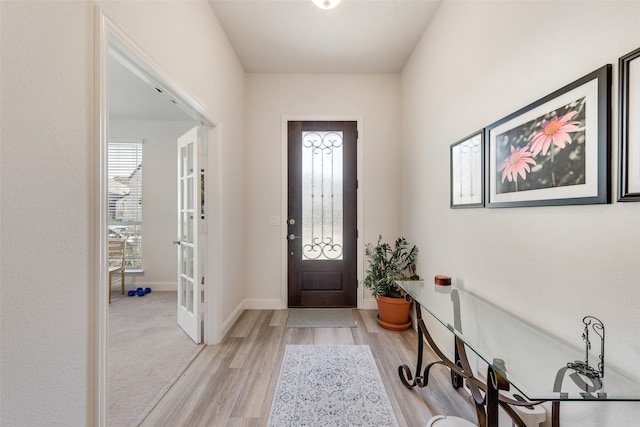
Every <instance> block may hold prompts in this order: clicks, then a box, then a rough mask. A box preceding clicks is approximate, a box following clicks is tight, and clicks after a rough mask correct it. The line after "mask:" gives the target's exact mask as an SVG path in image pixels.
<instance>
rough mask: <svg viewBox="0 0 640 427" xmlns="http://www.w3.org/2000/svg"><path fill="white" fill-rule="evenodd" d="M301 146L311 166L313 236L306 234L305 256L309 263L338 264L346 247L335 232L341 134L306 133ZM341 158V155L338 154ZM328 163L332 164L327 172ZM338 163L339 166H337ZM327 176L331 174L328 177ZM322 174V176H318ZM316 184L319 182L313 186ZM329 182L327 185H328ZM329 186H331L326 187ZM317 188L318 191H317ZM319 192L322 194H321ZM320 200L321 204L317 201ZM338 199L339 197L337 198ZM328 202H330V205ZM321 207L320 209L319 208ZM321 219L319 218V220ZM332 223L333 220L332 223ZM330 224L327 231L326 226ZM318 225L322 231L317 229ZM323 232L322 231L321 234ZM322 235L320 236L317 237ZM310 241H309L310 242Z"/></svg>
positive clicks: (330, 132)
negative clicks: (337, 151) (328, 262)
mask: <svg viewBox="0 0 640 427" xmlns="http://www.w3.org/2000/svg"><path fill="white" fill-rule="evenodd" d="M302 146H303V148H305V149H308V150H310V152H311V156H312V157H311V162H310V163H311V164H310V171H309V172H310V179H311V186H310V187H311V188H310V194H309V196H310V199H311V200H310V210H311V211H310V219H311V221H309V225H310V235H306V233H303V240H305V241H303V245H302V255H303V258H304V259H307V260H319V259H323V260H338V259H342V254H343V246H342V244H341V239H342V233H341V231H338V230H335V218H334V216H335V214H336V211H335V208H336V204H338V205H339V206H340V207H341V200H338V201H336V200H335V198H336V195H335V194H334V188H333V185H334V182H335V179H336V175H338V176H339V178H338V179H341V176H342V175H341V172H340V171H341V169H340V168H341V164H340V163H339V162H336V159H335V153H336V149H340V148H342V146H343V137H342V133H341V132H335V131H329V132H305V133H303V136H302ZM339 155H340V156H341V154H339ZM313 156H320V157H316V159H318V163H319V164H318V165H317V166H318V167H319V171H316V170H315V169H316V161H315V160H313ZM325 161H326V162H329V163H328V164H327V165H328V167H327V168H326V169H325ZM335 163H338V165H336V164H335ZM325 173H329V175H328V176H325ZM318 174H319V176H317V175H318ZM315 180H317V181H318V182H314V181H315ZM325 181H327V182H325ZM327 184H328V185H327ZM316 186H318V187H319V188H316ZM318 192H319V194H318ZM317 197H320V200H321V201H320V202H316V201H315V199H316V198H317ZM338 197H339V196H338ZM327 199H328V201H327ZM318 203H319V206H318ZM318 217H319V218H318ZM329 219H330V220H329ZM327 220H329V223H330V226H329V224H327V227H325V223H326V222H327ZM316 222H319V225H320V227H318V224H316ZM318 228H320V230H318ZM318 234H319V235H318ZM306 238H308V239H309V240H307V239H306Z"/></svg>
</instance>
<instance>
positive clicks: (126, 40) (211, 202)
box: [93, 6, 222, 427]
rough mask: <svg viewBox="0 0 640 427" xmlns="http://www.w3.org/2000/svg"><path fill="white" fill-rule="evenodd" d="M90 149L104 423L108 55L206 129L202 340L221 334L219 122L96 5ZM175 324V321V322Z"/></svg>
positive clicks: (98, 379)
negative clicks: (92, 140)
mask: <svg viewBox="0 0 640 427" xmlns="http://www.w3.org/2000/svg"><path fill="white" fill-rule="evenodd" d="M95 17H96V57H95V65H96V71H97V72H96V81H95V87H96V96H95V99H96V109H95V111H96V114H97V117H96V127H95V128H96V136H95V137H96V139H95V140H96V151H95V175H94V185H95V187H94V188H95V197H96V198H95V200H94V208H95V229H94V233H95V234H94V238H93V240H94V245H95V246H94V254H95V259H94V284H95V286H94V288H93V296H94V297H93V300H94V304H93V308H94V312H95V318H94V328H95V334H94V339H95V341H94V349H93V354H94V360H93V368H94V377H93V388H94V411H93V420H94V423H93V425H95V426H98V427H106V426H107V425H108V424H107V423H108V420H107V418H108V409H109V402H108V390H109V387H108V357H107V356H108V345H109V301H108V294H107V291H106V290H107V286H108V285H107V281H108V278H107V244H108V242H107V240H108V236H107V226H108V217H107V209H108V206H107V200H108V188H107V179H106V176H107V147H108V141H109V134H108V133H109V132H108V130H109V99H108V97H109V87H108V82H109V80H108V64H109V55H110V54H111V55H114V56H118V58H119V59H120V60H124V62H126V65H127V66H128V68H129V69H130V70H131V71H132V72H133V73H135V74H136V75H137V76H138V77H140V78H142V79H143V80H144V81H146V82H147V83H149V84H150V85H153V86H155V87H161V88H162V89H163V91H164V92H165V93H168V94H170V95H171V96H172V98H173V99H174V100H175V101H176V103H177V104H178V105H179V106H180V107H182V108H183V109H184V110H185V111H187V112H188V113H189V114H190V115H191V116H192V117H193V118H194V119H195V120H197V121H199V122H200V124H201V125H202V126H205V127H206V129H207V132H206V133H207V137H206V140H207V144H208V147H207V152H208V159H207V166H208V167H207V170H208V171H209V176H208V181H207V184H208V185H207V188H206V194H205V197H206V200H207V209H208V212H207V227H208V231H209V232H208V234H207V239H208V240H207V246H208V248H209V250H208V253H207V259H206V262H205V269H204V273H205V277H206V281H205V302H207V301H208V304H205V307H206V308H205V311H204V322H205V336H204V341H205V344H217V343H218V342H220V340H221V339H222V319H221V315H220V313H221V307H220V306H219V305H220V300H221V298H216V297H215V296H216V295H220V293H221V291H220V289H221V280H220V277H221V274H220V270H221V266H220V262H219V260H220V259H221V254H222V241H221V240H220V238H219V237H220V236H221V231H222V225H221V224H222V223H221V221H222V203H221V200H222V167H221V166H222V123H221V122H220V120H218V118H217V117H216V116H215V115H214V114H213V113H211V112H210V111H209V110H208V109H207V107H206V106H205V105H204V104H202V103H201V102H200V101H198V100H197V99H196V98H194V97H193V96H191V95H190V94H188V93H187V92H185V91H184V90H182V89H181V88H180V86H179V85H178V84H177V83H176V82H175V81H174V80H173V79H171V77H169V75H167V74H166V73H165V72H164V71H163V70H162V68H161V67H160V66H159V65H158V64H157V63H156V62H155V61H154V60H153V59H152V58H151V57H150V56H149V55H148V54H147V53H146V52H145V51H144V50H143V49H142V48H141V47H140V46H138V45H137V44H136V42H135V41H134V40H133V39H131V38H130V37H129V36H128V35H127V34H126V33H125V32H124V31H123V30H121V29H120V28H119V27H118V26H117V25H116V24H115V23H114V22H113V21H112V20H111V19H109V18H108V17H107V16H106V15H105V13H104V12H103V11H102V9H101V8H100V7H99V6H97V7H96V14H95ZM176 326H177V325H176Z"/></svg>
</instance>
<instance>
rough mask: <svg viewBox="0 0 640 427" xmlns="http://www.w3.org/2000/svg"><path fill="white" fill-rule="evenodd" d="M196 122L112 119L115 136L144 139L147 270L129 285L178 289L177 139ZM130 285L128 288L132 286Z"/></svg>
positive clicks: (112, 134) (143, 199) (143, 202)
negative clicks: (176, 242) (176, 244)
mask: <svg viewBox="0 0 640 427" xmlns="http://www.w3.org/2000/svg"><path fill="white" fill-rule="evenodd" d="M196 124H197V123H196V122H189V121H186V122H185V121H153V120H113V119H112V120H109V136H110V138H113V139H118V138H120V139H142V140H144V145H143V152H142V156H143V179H142V185H143V187H142V194H143V197H142V222H143V229H142V235H143V239H142V254H143V255H142V257H143V269H144V273H143V274H141V275H133V276H131V277H127V284H128V285H127V286H128V288H129V287H132V288H135V287H137V286H142V287H147V286H149V287H151V288H152V289H153V290H176V289H177V287H176V280H177V279H176V278H177V258H176V246H175V245H174V244H173V243H172V242H173V241H174V240H176V237H177V227H178V213H177V212H178V211H177V208H176V197H177V196H176V194H177V191H178V190H177V182H178V181H177V160H176V156H177V148H176V146H177V142H176V141H177V139H178V137H179V136H181V135H182V134H184V133H185V132H186V131H187V130H189V129H191V128H192V127H194V126H195V125H196ZM128 288H127V289H128Z"/></svg>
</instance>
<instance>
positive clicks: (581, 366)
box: [553, 316, 606, 399]
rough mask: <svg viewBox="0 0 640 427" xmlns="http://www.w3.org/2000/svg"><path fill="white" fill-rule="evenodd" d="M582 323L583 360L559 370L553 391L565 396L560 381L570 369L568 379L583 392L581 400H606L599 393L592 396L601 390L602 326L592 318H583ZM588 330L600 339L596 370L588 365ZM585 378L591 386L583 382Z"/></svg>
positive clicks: (602, 369)
mask: <svg viewBox="0 0 640 427" xmlns="http://www.w3.org/2000/svg"><path fill="white" fill-rule="evenodd" d="M582 323H584V330H583V332H582V340H583V341H584V346H585V350H584V353H585V359H584V361H582V360H576V361H575V362H569V363H567V366H563V367H562V368H560V370H558V374H557V375H556V380H555V382H554V386H553V391H555V392H558V393H560V394H561V395H564V394H566V393H562V391H561V390H562V380H563V379H564V375H565V373H566V372H567V370H569V369H571V370H572V371H573V372H572V373H570V374H569V378H571V380H573V382H574V383H575V385H576V386H578V387H579V388H580V390H583V392H582V393H581V396H582V397H583V398H585V399H594V398H598V399H602V398H606V393H601V392H599V393H597V395H595V396H594V395H593V393H595V392H597V391H598V390H600V389H601V388H602V379H603V378H604V324H603V323H602V322H601V321H600V319H598V318H596V317H593V316H585V317H584V318H583V319H582ZM590 330H593V332H594V333H595V334H596V335H597V336H598V337H599V338H600V354H599V355H598V367H597V369H596V368H594V367H593V366H591V365H590V364H589V351H590V350H591V340H590V339H589V331H590ZM585 378H586V379H587V380H588V381H589V382H591V384H588V383H587V381H585Z"/></svg>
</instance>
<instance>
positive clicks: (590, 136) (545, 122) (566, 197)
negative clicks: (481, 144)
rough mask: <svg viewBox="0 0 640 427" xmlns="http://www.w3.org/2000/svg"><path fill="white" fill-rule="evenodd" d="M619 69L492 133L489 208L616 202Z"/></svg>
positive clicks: (536, 105)
mask: <svg viewBox="0 0 640 427" xmlns="http://www.w3.org/2000/svg"><path fill="white" fill-rule="evenodd" d="M611 68H612V67H611V64H607V65H604V66H603V67H601V68H599V69H597V70H595V71H593V72H591V73H589V74H587V75H585V76H584V77H581V78H579V79H578V80H576V81H574V82H572V83H570V84H568V85H566V86H564V87H563V88H561V89H559V90H557V91H555V92H553V93H551V94H549V95H547V96H545V97H544V98H541V99H539V100H538V101H535V102H533V103H531V104H529V105H527V106H526V107H524V108H522V109H520V110H518V111H516V112H514V113H512V114H510V115H508V116H506V117H504V118H503V119H500V120H498V121H496V122H495V123H493V124H491V125H489V126H487V127H486V128H485V137H484V139H485V204H486V206H487V207H489V208H502V207H521V206H557V205H584V204H603V203H610V202H611V192H610V187H611V166H610V165H611ZM527 178H528V179H529V180H528V181H527ZM505 181H507V182H506V183H505Z"/></svg>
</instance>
